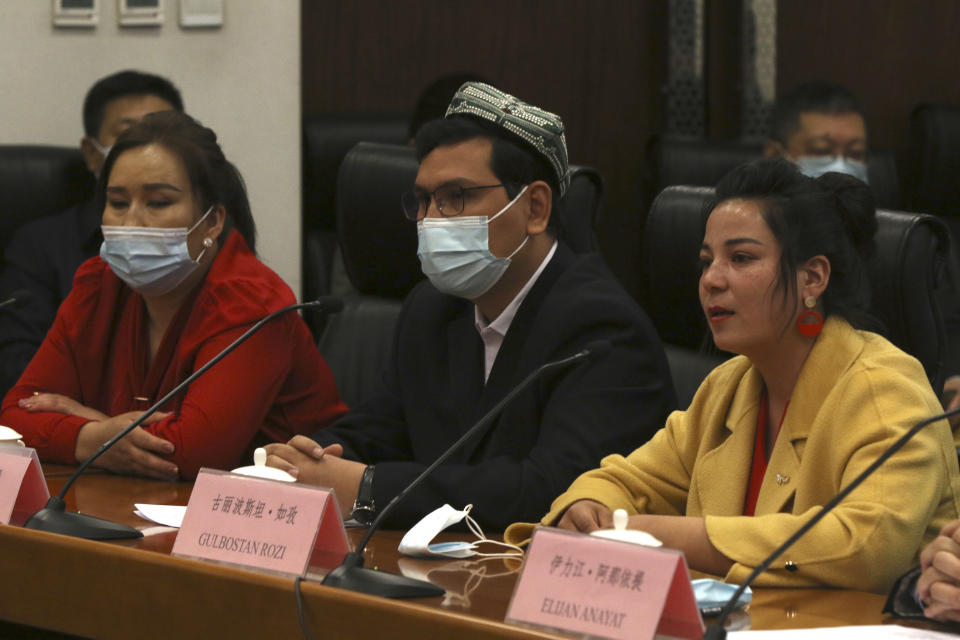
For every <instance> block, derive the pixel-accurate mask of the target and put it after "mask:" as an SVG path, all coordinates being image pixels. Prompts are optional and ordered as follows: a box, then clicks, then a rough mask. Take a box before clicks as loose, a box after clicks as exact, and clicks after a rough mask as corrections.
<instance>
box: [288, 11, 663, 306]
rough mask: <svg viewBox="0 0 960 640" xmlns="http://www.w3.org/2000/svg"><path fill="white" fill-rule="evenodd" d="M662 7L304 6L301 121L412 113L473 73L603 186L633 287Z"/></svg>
mask: <svg viewBox="0 0 960 640" xmlns="http://www.w3.org/2000/svg"><path fill="white" fill-rule="evenodd" d="M666 6H667V3H666V2H660V1H656V2H653V1H650V2H647V1H642V2H641V1H633V0H589V1H588V0H522V1H517V0H469V1H467V0H419V1H414V0H395V1H391V0H303V1H302V12H303V13H302V28H303V34H302V35H303V40H302V42H303V58H302V64H303V68H302V73H303V109H304V113H308V114H309V113H323V112H332V111H384V110H391V111H396V110H403V109H412V107H413V105H414V103H415V102H416V99H417V96H418V95H419V92H420V90H421V88H422V87H424V86H425V85H426V84H428V83H429V82H430V81H431V80H433V79H434V78H435V77H437V76H439V75H441V74H444V73H449V72H454V71H464V70H469V71H475V72H477V73H480V74H481V75H483V76H485V77H487V78H489V79H490V80H491V81H492V82H493V83H495V84H497V85H498V86H500V87H501V88H503V89H504V90H506V91H509V92H511V93H513V94H515V95H516V96H518V97H520V98H521V99H524V100H526V101H528V102H531V103H533V104H536V105H538V106H541V107H543V108H546V109H549V110H551V111H554V112H556V113H558V114H560V115H561V116H562V117H563V120H564V122H565V124H566V126H567V144H568V146H569V152H570V160H571V162H573V163H575V164H582V165H588V166H593V167H596V168H597V169H599V170H600V171H601V173H602V174H603V176H604V179H605V180H606V186H607V208H606V212H605V214H604V217H603V220H602V221H601V225H600V241H601V244H602V245H603V248H604V255H605V256H606V258H607V261H608V262H609V263H610V265H611V267H612V268H613V269H614V271H615V272H617V274H618V275H619V276H620V277H621V279H622V280H623V281H624V283H625V284H626V285H627V286H628V288H630V289H631V290H634V289H635V284H636V278H637V274H636V273H635V271H636V266H635V265H636V260H635V256H636V253H637V252H638V251H639V246H638V245H637V243H638V242H639V235H640V228H639V226H640V219H641V216H640V212H639V209H640V203H639V201H638V189H637V184H638V181H639V177H640V174H641V171H642V163H643V145H644V144H645V142H646V140H647V138H648V137H649V136H650V135H651V134H653V133H654V132H656V131H658V130H659V128H660V124H661V122H662V119H663V114H662V109H663V98H662V95H661V90H662V86H663V85H664V79H665V75H666V68H665V64H666V63H665V60H666V22H667V19H666Z"/></svg>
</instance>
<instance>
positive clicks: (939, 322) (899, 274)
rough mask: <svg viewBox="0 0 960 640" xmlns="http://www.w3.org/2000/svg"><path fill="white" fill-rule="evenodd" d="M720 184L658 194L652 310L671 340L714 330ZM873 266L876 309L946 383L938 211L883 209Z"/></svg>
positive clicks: (685, 341)
mask: <svg viewBox="0 0 960 640" xmlns="http://www.w3.org/2000/svg"><path fill="white" fill-rule="evenodd" d="M712 199H713V189H709V188H703V187H687V186H675V187H669V188H667V189H665V190H664V191H663V192H662V193H661V194H660V195H659V196H658V197H657V199H656V200H655V201H654V203H653V206H652V207H651V208H650V214H649V216H648V219H647V230H646V236H645V244H644V253H645V263H646V270H647V273H648V284H647V286H648V290H647V291H648V301H647V304H646V309H647V312H648V313H649V314H650V316H651V318H652V319H653V322H654V325H655V326H656V327H657V329H658V331H660V332H661V337H663V339H664V341H665V342H670V343H674V344H677V345H680V346H682V347H685V348H687V349H691V348H696V347H697V346H698V345H699V344H700V342H701V340H702V339H703V337H704V336H705V333H706V324H705V321H704V319H703V313H702V311H701V310H700V303H699V300H698V295H697V287H698V280H699V272H698V269H697V266H696V260H697V256H698V254H699V247H700V243H701V242H702V239H703V233H704V226H705V222H706V216H707V214H709V211H707V207H708V206H709V205H710V202H711V201H712ZM877 223H878V230H877V235H876V245H877V247H876V256H875V258H874V260H873V261H872V263H871V265H870V278H871V289H872V293H873V301H872V305H871V309H872V312H873V314H874V315H875V316H876V317H877V319H878V320H880V321H881V322H882V323H883V325H884V326H885V328H886V334H887V337H888V338H889V339H890V341H891V342H893V343H894V344H896V345H897V346H898V347H900V348H901V349H903V350H904V351H906V352H907V353H910V354H911V355H913V356H914V357H916V358H917V359H918V360H920V362H921V363H922V364H923V367H924V369H925V370H926V373H927V377H928V378H929V379H930V382H931V385H932V386H933V388H934V389H937V390H939V389H940V388H942V385H943V375H944V363H943V359H944V354H945V352H946V348H947V336H946V332H945V330H944V326H943V318H942V311H941V308H940V294H941V292H942V290H943V288H944V287H946V286H947V283H948V280H947V266H948V264H949V260H948V254H949V247H950V244H949V243H950V239H949V234H948V232H947V229H946V227H945V225H944V224H943V222H942V221H941V220H939V219H938V218H936V217H934V216H930V215H925V214H919V213H907V212H903V211H887V210H879V211H878V212H877Z"/></svg>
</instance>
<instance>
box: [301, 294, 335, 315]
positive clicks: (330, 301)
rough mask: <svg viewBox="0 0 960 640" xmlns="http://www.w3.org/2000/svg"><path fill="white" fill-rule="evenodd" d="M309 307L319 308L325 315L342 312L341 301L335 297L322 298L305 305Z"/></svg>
mask: <svg viewBox="0 0 960 640" xmlns="http://www.w3.org/2000/svg"><path fill="white" fill-rule="evenodd" d="M307 304H308V305H310V306H311V307H315V308H320V309H322V310H323V311H326V312H327V313H340V312H341V311H343V300H341V299H340V298H338V297H336V296H323V297H320V298H317V299H316V300H311V301H310V302H308V303H307Z"/></svg>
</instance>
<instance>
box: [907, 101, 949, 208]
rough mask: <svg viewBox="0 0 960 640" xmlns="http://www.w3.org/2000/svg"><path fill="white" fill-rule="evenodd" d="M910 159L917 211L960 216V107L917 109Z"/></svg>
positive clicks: (909, 178) (923, 106)
mask: <svg viewBox="0 0 960 640" xmlns="http://www.w3.org/2000/svg"><path fill="white" fill-rule="evenodd" d="M909 158H910V161H909V162H908V166H910V167H912V171H911V173H910V174H909V175H908V176H906V178H907V181H908V182H909V184H910V187H911V190H912V192H913V200H912V203H911V204H912V206H913V208H915V209H917V210H920V211H928V212H930V213H934V214H937V215H943V216H951V217H953V216H960V181H958V180H957V176H958V175H960V107H950V106H946V105H935V104H921V105H919V106H917V107H916V108H915V109H914V110H913V112H912V113H911V114H910V149H909Z"/></svg>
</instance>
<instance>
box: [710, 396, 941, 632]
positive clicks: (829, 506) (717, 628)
mask: <svg viewBox="0 0 960 640" xmlns="http://www.w3.org/2000/svg"><path fill="white" fill-rule="evenodd" d="M958 413H960V408H957V409H952V410H950V411H947V412H946V413H941V414H939V415H936V416H933V417H932V418H927V419H926V420H921V421H920V422H918V423H917V424H915V425H913V426H912V427H911V428H910V430H909V431H907V432H906V433H905V434H903V435H902V436H900V437H899V438H898V439H897V441H896V442H894V443H893V444H892V445H890V447H889V448H888V449H887V450H886V451H884V452H883V453H881V454H880V456H879V457H878V458H877V459H876V460H874V461H873V462H872V463H871V464H870V466H868V467H867V468H866V469H864V470H863V472H861V473H860V475H858V476H857V477H856V478H854V479H853V480H851V481H850V484H848V485H847V486H845V487H844V488H843V489H841V490H840V492H839V493H838V494H837V495H835V496H834V497H833V498H831V499H830V501H829V502H827V503H826V504H825V505H823V507H822V508H821V509H820V511H818V512H817V513H816V514H815V515H814V516H813V517H812V518H810V519H809V520H808V521H807V522H805V523H804V524H803V526H801V527H800V528H799V529H797V530H796V531H795V532H794V533H793V535H791V536H790V537H789V538H787V540H786V541H785V542H784V543H783V544H781V545H780V546H779V547H777V548H776V549H774V550H773V552H772V553H771V554H770V555H769V556H767V558H766V559H765V560H764V561H763V562H761V563H760V564H758V565H757V567H756V568H755V569H754V570H753V571H752V572H751V573H750V575H749V576H747V579H746V580H744V581H743V584H741V585H740V587H739V588H738V589H737V590H736V591H735V592H734V594H733V595H732V596H730V599H729V600H728V601H727V604H725V605H723V609H722V610H721V611H720V616H719V618H717V621H716V622H714V623H713V624H711V625H710V626H709V627H708V628H707V631H706V633H704V634H703V637H704V640H722V639H723V638H726V637H727V630H726V629H725V628H724V627H723V625H724V623H725V622H726V621H727V618H728V617H730V614H731V613H733V610H734V609H735V608H736V606H737V600H738V599H739V598H740V596H741V595H742V594H743V592H744V591H745V590H746V589H747V587H749V586H750V585H751V584H752V583H753V581H754V580H756V578H757V576H759V575H760V574H761V573H763V572H764V571H766V570H767V569H768V568H769V567H770V565H771V564H773V561H774V560H776V559H777V558H779V557H780V555H781V554H782V553H783V552H784V551H786V550H787V549H789V548H790V547H792V546H793V543H795V542H796V541H797V540H799V539H800V538H802V537H803V536H804V534H806V533H807V531H809V530H810V529H812V528H813V526H814V525H815V524H817V523H818V522H820V521H821V520H823V518H824V516H826V515H827V514H828V513H830V512H831V511H832V510H833V508H834V507H836V506H837V505H838V504H839V503H840V501H841V500H843V499H844V498H846V497H847V496H848V495H850V492H852V491H853V490H854V489H856V488H857V487H859V486H860V484H861V483H862V482H863V481H864V480H866V479H867V478H868V477H869V476H870V475H871V474H873V472H874V471H876V470H877V469H878V468H879V467H880V465H882V464H883V463H884V462H886V461H887V460H888V459H889V458H890V456H892V455H893V454H895V453H896V452H897V451H899V450H900V449H901V448H903V445H905V444H907V441H908V440H910V438H912V437H913V436H915V435H917V433H919V432H920V430H921V429H923V428H924V427H926V426H927V425H929V424H931V423H934V422H939V421H940V420H944V419H946V418H950V417H952V416H955V415H957V414H958Z"/></svg>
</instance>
